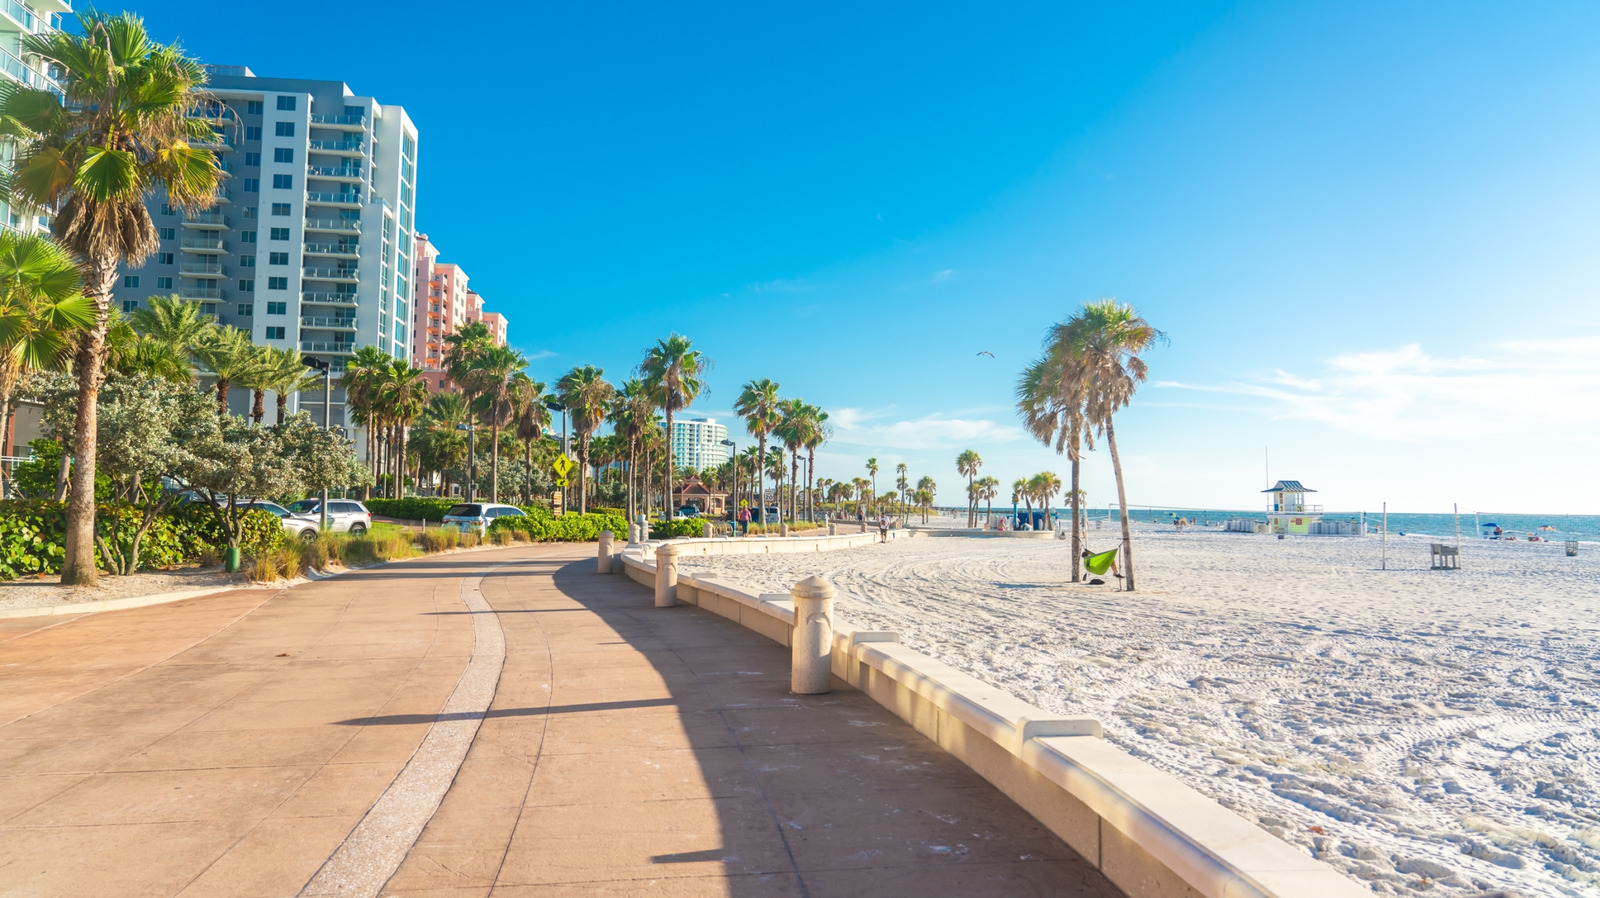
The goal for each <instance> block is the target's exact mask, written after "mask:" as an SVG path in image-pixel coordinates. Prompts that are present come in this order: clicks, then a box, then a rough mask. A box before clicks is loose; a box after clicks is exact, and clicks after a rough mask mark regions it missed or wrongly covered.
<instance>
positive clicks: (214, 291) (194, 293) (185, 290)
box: [178, 287, 223, 299]
mask: <svg viewBox="0 0 1600 898" xmlns="http://www.w3.org/2000/svg"><path fill="white" fill-rule="evenodd" d="M178 298H179V299H222V298H223V293H222V288H221V287H179V288H178Z"/></svg>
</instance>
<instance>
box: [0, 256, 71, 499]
mask: <svg viewBox="0 0 1600 898" xmlns="http://www.w3.org/2000/svg"><path fill="white" fill-rule="evenodd" d="M80 286H81V282H80V280H79V276H78V267H77V265H76V264H74V262H73V261H72V257H71V256H68V255H67V254H66V253H65V252H63V251H62V250H61V248H60V247H58V246H56V245H55V244H54V243H52V242H51V241H50V240H49V239H48V238H45V237H42V236H37V235H33V236H28V237H23V236H19V235H18V234H16V233H15V232H12V231H0V435H4V434H7V433H8V432H9V424H10V421H11V397H12V393H13V392H15V390H16V388H17V383H18V381H20V380H21V379H22V376H23V375H24V374H26V373H27V372H29V371H39V370H60V369H62V368H65V367H66V366H67V364H68V363H69V362H70V359H71V355H72V347H73V341H74V339H75V335H76V334H77V333H78V332H81V331H83V330H86V329H87V328H90V327H93V326H94V323H95V309H94V303H93V302H91V301H90V300H89V299H87V298H86V297H84V295H83V293H82V292H81V291H80V290H79V287H80ZM4 482H5V471H4V469H0V496H3V495H4V492H5V490H4Z"/></svg>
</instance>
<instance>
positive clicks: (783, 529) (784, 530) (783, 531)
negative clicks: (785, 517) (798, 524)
mask: <svg viewBox="0 0 1600 898" xmlns="http://www.w3.org/2000/svg"><path fill="white" fill-rule="evenodd" d="M778 535H779V536H788V535H789V522H788V521H780V522H779V523H778Z"/></svg>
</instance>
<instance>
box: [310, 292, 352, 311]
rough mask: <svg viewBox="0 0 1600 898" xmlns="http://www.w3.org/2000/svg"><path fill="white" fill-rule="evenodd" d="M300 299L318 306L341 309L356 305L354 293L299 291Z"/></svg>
mask: <svg viewBox="0 0 1600 898" xmlns="http://www.w3.org/2000/svg"><path fill="white" fill-rule="evenodd" d="M300 301H301V302H302V303H310V304H314V305H319V306H337V307H338V308H341V309H353V308H355V307H356V295H355V294H354V293H301V294H300Z"/></svg>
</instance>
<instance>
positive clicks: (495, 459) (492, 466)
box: [489, 409, 500, 502]
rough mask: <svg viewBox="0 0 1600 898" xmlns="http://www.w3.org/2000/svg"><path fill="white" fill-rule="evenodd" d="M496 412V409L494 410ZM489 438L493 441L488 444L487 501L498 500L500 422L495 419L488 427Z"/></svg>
mask: <svg viewBox="0 0 1600 898" xmlns="http://www.w3.org/2000/svg"><path fill="white" fill-rule="evenodd" d="M494 411H495V412H496V413H497V414H498V412H499V410H498V409H495V410H494ZM489 438H490V439H491V440H492V441H493V442H492V445H490V446H489V501H490V502H499V501H500V422H499V420H498V419H497V420H496V421H495V423H494V425H493V426H491V427H490V428H489Z"/></svg>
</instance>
